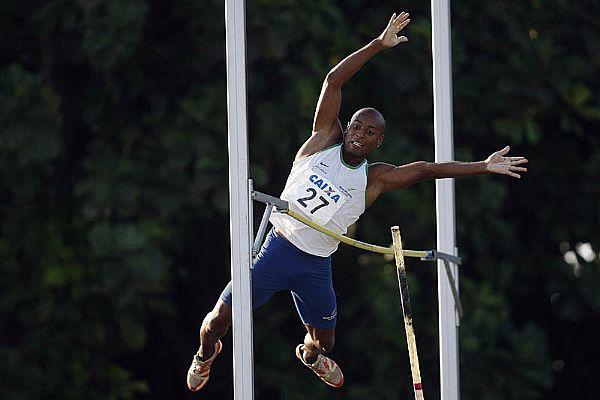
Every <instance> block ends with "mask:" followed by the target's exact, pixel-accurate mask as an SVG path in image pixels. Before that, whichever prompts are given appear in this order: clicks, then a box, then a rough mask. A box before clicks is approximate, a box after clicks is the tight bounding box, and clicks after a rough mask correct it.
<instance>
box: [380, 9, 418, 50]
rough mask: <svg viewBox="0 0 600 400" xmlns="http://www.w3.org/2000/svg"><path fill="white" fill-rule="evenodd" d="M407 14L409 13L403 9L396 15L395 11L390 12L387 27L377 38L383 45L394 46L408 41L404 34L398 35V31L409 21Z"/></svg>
mask: <svg viewBox="0 0 600 400" xmlns="http://www.w3.org/2000/svg"><path fill="white" fill-rule="evenodd" d="M408 16H409V14H408V13H406V12H404V11H402V12H401V13H400V15H396V13H394V14H392V18H390V22H388V24H387V27H386V28H385V30H384V31H383V32H382V33H381V35H379V37H378V38H377V40H378V41H379V42H380V43H381V44H382V45H383V47H386V48H389V47H394V46H396V45H397V44H398V43H402V42H407V41H408V38H407V37H406V36H398V32H400V31H401V30H402V29H404V28H405V27H406V25H408V23H409V22H410V19H408Z"/></svg>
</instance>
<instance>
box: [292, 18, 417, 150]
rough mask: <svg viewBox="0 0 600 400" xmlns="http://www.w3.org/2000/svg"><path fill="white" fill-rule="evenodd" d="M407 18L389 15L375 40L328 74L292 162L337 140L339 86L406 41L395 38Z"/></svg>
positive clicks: (338, 133) (339, 101) (340, 87)
mask: <svg viewBox="0 0 600 400" xmlns="http://www.w3.org/2000/svg"><path fill="white" fill-rule="evenodd" d="M408 16H409V15H408V13H405V12H402V13H400V15H396V14H393V15H392V18H390V21H389V23H388V25H387V26H386V28H385V29H384V31H383V32H382V33H381V35H379V37H377V38H376V39H374V40H372V41H371V42H369V43H368V44H367V45H366V46H364V47H362V48H361V49H359V50H357V51H355V52H354V53H352V54H350V55H349V56H348V57H346V58H344V59H343V60H342V61H340V62H339V63H338V64H337V65H336V66H335V67H334V68H333V69H332V70H331V71H329V73H328V74H327V77H326V78H325V81H324V82H323V87H322V88H321V95H320V96H319V101H318V102H317V109H316V111H315V116H314V120H313V128H312V135H311V137H310V138H308V140H307V141H306V142H305V143H304V144H303V145H302V147H301V148H300V150H298V154H296V160H299V159H301V158H304V157H308V156H310V155H312V154H314V153H316V152H318V151H320V150H323V149H324V148H327V147H329V146H332V145H334V144H336V143H338V142H339V141H340V139H341V137H342V126H341V124H340V121H339V119H338V116H339V113H340V106H341V104H342V86H343V85H344V83H346V81H348V79H350V78H351V77H352V76H353V75H354V74H356V73H357V72H358V71H359V70H360V69H361V67H362V66H363V65H364V64H365V63H366V62H367V61H369V60H370V59H371V58H373V56H375V55H376V54H377V53H379V52H380V51H381V50H383V49H387V48H390V47H394V46H396V45H397V44H398V43H402V42H406V41H407V40H408V39H407V38H406V36H398V32H400V31H401V30H402V29H404V27H406V25H408V23H409V22H410V19H409V18H408Z"/></svg>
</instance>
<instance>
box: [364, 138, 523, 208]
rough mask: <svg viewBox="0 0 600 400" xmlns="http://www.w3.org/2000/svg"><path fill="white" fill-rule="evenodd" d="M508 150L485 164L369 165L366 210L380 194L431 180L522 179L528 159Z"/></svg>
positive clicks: (504, 149)
mask: <svg viewBox="0 0 600 400" xmlns="http://www.w3.org/2000/svg"><path fill="white" fill-rule="evenodd" d="M509 150H510V147H509V146H506V147H505V148H503V149H502V150H499V151H496V152H494V153H492V154H491V155H490V156H489V157H488V158H487V159H485V161H477V162H459V161H447V162H440V163H430V162H426V161H417V162H414V163H411V164H406V165H401V166H399V167H396V166H394V165H390V164H385V163H373V164H371V165H370V166H369V180H368V184H367V207H368V206H369V205H371V204H373V202H374V201H375V200H376V199H377V197H379V195H380V194H381V193H384V192H389V191H391V190H396V189H402V188H405V187H407V186H410V185H412V184H415V183H417V182H422V181H425V180H428V179H438V178H456V177H459V176H466V175H477V174H503V175H508V176H512V177H513V178H521V175H519V173H520V172H521V173H522V172H527V168H525V167H522V166H520V165H522V164H526V163H527V159H526V158H525V157H504V156H505V155H506V154H507V153H508V151H509Z"/></svg>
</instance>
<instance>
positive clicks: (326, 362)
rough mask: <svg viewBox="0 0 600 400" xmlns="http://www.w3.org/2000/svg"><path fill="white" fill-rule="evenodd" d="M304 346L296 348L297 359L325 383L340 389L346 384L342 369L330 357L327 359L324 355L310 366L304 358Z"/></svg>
mask: <svg viewBox="0 0 600 400" xmlns="http://www.w3.org/2000/svg"><path fill="white" fill-rule="evenodd" d="M303 350H304V345H303V344H299V345H298V346H296V357H298V359H299V360H300V361H301V362H302V364H304V365H306V366H307V367H308V368H310V369H311V370H312V371H313V372H314V373H315V374H317V376H318V377H319V378H321V380H322V381H323V382H325V383H326V384H328V385H329V386H332V387H334V388H339V387H341V386H342V385H343V384H344V374H342V370H341V369H340V367H339V366H338V365H337V364H336V363H335V361H333V360H332V359H331V358H329V357H325V356H324V355H323V354H319V355H318V356H317V360H316V361H315V362H314V363H312V364H308V363H307V362H306V361H304V356H303V354H302V353H303Z"/></svg>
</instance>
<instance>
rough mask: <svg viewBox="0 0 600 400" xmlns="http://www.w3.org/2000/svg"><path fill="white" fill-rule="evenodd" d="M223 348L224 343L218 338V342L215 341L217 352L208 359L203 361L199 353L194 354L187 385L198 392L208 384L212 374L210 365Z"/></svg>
mask: <svg viewBox="0 0 600 400" xmlns="http://www.w3.org/2000/svg"><path fill="white" fill-rule="evenodd" d="M222 348H223V343H221V341H220V340H218V341H217V343H215V352H214V353H213V355H212V357H211V358H209V359H208V360H206V361H202V360H201V359H200V355H199V354H198V353H196V354H195V355H194V359H193V360H192V365H191V366H190V369H189V370H188V373H187V385H188V388H189V389H190V390H191V391H192V392H197V391H198V390H200V389H202V388H203V387H204V385H206V383H207V382H208V378H209V375H210V366H211V365H212V363H213V361H215V358H217V356H218V355H219V353H220V352H221V349H222Z"/></svg>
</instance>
